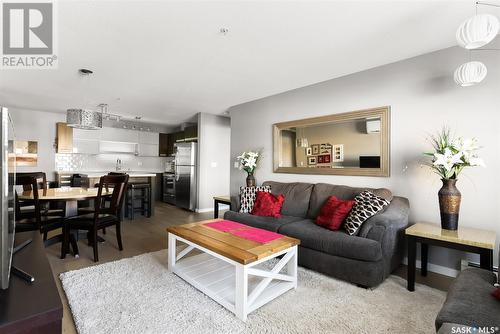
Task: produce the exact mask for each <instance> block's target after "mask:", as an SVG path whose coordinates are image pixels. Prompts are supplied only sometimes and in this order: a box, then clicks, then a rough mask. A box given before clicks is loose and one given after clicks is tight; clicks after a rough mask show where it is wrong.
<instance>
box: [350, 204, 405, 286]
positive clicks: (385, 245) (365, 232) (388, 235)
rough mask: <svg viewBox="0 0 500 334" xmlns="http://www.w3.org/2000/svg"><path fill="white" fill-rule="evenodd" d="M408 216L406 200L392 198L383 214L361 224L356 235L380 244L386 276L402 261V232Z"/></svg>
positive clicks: (403, 247) (403, 245) (403, 244)
mask: <svg viewBox="0 0 500 334" xmlns="http://www.w3.org/2000/svg"><path fill="white" fill-rule="evenodd" d="M409 214H410V203H409V202H408V199H406V198H403V197H394V198H393V199H392V201H391V204H390V205H389V206H388V207H387V208H386V210H385V211H384V212H382V213H380V214H378V215H375V216H373V217H372V218H370V219H368V220H367V221H366V222H365V223H364V224H363V226H362V227H361V231H360V233H359V235H358V236H360V237H364V238H368V239H372V240H376V241H378V242H380V246H381V247H382V258H383V261H384V270H385V275H386V276H387V275H389V274H390V273H391V272H392V271H394V269H396V268H397V267H398V266H399V265H400V264H401V262H402V260H403V256H404V249H405V243H404V230H405V229H406V227H408V216H409Z"/></svg>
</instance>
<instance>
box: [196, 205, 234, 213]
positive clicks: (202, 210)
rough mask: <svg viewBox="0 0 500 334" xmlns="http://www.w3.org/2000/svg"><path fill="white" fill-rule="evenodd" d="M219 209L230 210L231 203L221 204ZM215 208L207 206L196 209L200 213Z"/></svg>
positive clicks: (211, 210)
mask: <svg viewBox="0 0 500 334" xmlns="http://www.w3.org/2000/svg"><path fill="white" fill-rule="evenodd" d="M219 210H229V205H225V204H219ZM213 211H214V208H213V207H212V208H205V209H196V212H198V213H203V212H213Z"/></svg>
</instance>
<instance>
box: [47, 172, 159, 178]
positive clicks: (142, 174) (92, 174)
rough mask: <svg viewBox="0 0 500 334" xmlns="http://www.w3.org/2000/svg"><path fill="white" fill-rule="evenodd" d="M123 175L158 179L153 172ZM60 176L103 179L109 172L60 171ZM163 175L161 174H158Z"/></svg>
mask: <svg viewBox="0 0 500 334" xmlns="http://www.w3.org/2000/svg"><path fill="white" fill-rule="evenodd" d="M120 172H121V173H127V174H128V175H129V176H130V177H156V174H157V173H153V172H135V171H126V170H124V171H120ZM57 173H59V174H85V175H87V176H88V177H91V178H94V177H101V176H103V175H107V174H108V173H109V172H85V171H72V172H66V171H59V172H57ZM158 173H161V172H158Z"/></svg>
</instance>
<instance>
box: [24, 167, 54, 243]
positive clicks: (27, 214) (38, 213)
mask: <svg viewBox="0 0 500 334" xmlns="http://www.w3.org/2000/svg"><path fill="white" fill-rule="evenodd" d="M15 185H16V186H22V188H23V191H32V194H33V199H30V200H20V199H19V196H18V194H17V189H16V193H15V200H16V209H15V210H16V232H26V231H36V230H39V231H40V233H43V240H44V241H45V240H47V234H48V232H50V231H53V230H56V229H58V228H61V227H62V217H61V216H48V215H43V214H42V212H43V207H42V204H41V203H40V200H39V196H38V190H39V189H38V185H39V183H38V180H37V178H36V177H34V176H32V175H19V174H16V177H15ZM27 207H28V209H26V208H27ZM23 208H24V209H23Z"/></svg>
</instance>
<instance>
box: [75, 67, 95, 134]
mask: <svg viewBox="0 0 500 334" xmlns="http://www.w3.org/2000/svg"><path fill="white" fill-rule="evenodd" d="M78 73H80V75H82V76H84V77H87V78H90V75H91V74H92V73H93V72H92V71H91V70H89V69H86V68H81V69H79V70H78ZM84 104H85V103H84ZM66 123H67V124H68V126H69V127H72V128H78V129H84V130H98V129H101V128H102V112H98V111H93V110H89V109H83V108H71V109H68V110H66Z"/></svg>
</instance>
